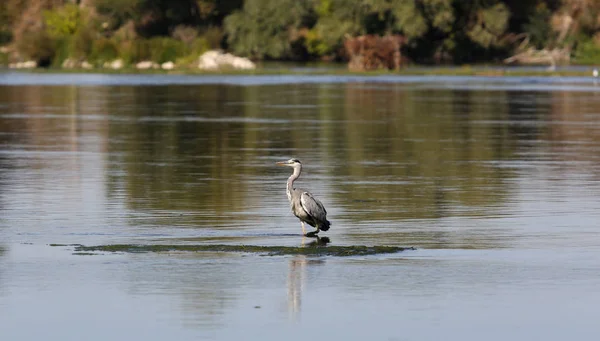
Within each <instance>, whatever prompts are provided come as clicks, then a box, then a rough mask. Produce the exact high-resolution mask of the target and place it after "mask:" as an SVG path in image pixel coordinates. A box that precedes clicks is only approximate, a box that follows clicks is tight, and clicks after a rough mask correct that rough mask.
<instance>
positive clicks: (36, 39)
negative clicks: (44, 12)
mask: <svg viewBox="0 0 600 341" xmlns="http://www.w3.org/2000/svg"><path fill="white" fill-rule="evenodd" d="M16 46H17V50H18V51H19V52H20V53H21V54H22V55H23V56H25V57H26V58H28V59H32V60H35V61H37V62H38V64H39V65H48V64H50V63H51V62H52V59H53V58H54V55H55V53H56V49H55V48H56V46H55V41H54V39H53V38H52V37H50V35H49V34H48V33H47V32H46V31H44V30H30V31H26V32H24V34H23V36H22V37H21V39H19V40H18V41H17V42H16Z"/></svg>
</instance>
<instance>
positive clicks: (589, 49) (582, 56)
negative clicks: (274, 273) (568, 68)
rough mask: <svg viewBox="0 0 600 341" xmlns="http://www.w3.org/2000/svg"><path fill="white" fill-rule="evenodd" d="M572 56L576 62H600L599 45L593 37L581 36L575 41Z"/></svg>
mask: <svg viewBox="0 0 600 341" xmlns="http://www.w3.org/2000/svg"><path fill="white" fill-rule="evenodd" d="M574 57H575V62H576V63H578V64H600V46H598V44H597V43H596V42H595V41H594V39H591V38H589V37H585V38H582V39H580V40H579V42H578V43H577V47H576V48H575V53H574Z"/></svg>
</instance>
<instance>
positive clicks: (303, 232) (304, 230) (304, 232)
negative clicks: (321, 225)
mask: <svg viewBox="0 0 600 341" xmlns="http://www.w3.org/2000/svg"><path fill="white" fill-rule="evenodd" d="M300 222H301V223H302V235H303V236H306V229H305V228H304V222H303V221H300Z"/></svg>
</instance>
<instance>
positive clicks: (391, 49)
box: [344, 35, 405, 71]
mask: <svg viewBox="0 0 600 341" xmlns="http://www.w3.org/2000/svg"><path fill="white" fill-rule="evenodd" d="M404 42H405V38H404V37H403V36H401V35H387V36H376V35H363V36H358V37H348V38H347V39H346V40H345V41H344V47H345V48H346V53H347V55H348V58H349V59H350V60H349V62H348V69H350V70H351V71H370V70H378V69H388V70H398V69H400V66H401V63H402V54H401V53H400V47H401V46H402V44H403V43H404Z"/></svg>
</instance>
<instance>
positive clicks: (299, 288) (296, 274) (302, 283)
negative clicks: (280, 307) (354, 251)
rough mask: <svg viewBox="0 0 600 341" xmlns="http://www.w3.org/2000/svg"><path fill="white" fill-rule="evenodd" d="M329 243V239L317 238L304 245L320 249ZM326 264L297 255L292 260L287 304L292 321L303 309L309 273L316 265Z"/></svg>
mask: <svg viewBox="0 0 600 341" xmlns="http://www.w3.org/2000/svg"><path fill="white" fill-rule="evenodd" d="M328 242H329V238H327V237H323V238H319V237H317V240H316V241H314V242H311V243H308V244H303V246H305V247H318V246H322V245H324V244H327V243H328ZM322 264H325V260H324V259H319V258H316V259H315V258H310V257H308V256H306V255H296V256H294V258H292V259H290V263H289V268H288V281H287V287H288V288H287V289H288V291H287V304H288V312H289V316H290V317H291V318H292V319H296V318H298V316H299V313H300V310H301V308H302V292H303V291H304V289H305V288H306V278H307V272H308V271H309V269H310V268H312V269H313V271H314V267H313V266H315V265H322Z"/></svg>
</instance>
